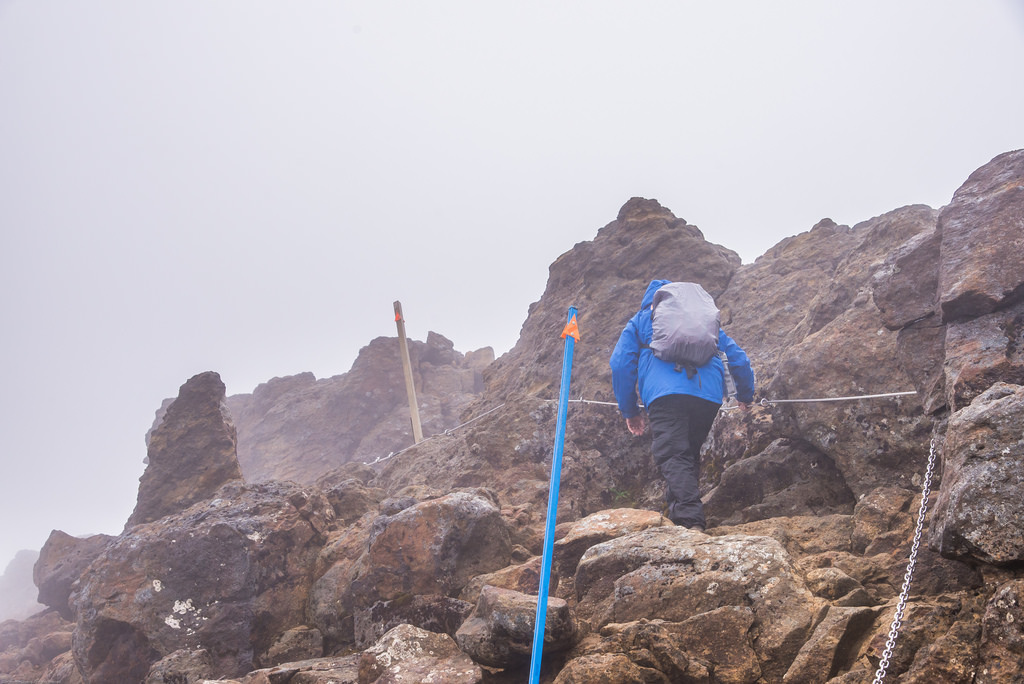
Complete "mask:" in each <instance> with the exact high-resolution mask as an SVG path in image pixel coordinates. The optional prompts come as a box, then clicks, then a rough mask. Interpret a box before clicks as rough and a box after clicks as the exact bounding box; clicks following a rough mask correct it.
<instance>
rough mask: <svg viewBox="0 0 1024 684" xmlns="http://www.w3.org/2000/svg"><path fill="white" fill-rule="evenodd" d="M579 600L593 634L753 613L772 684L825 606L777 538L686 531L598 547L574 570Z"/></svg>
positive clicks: (756, 641) (652, 532)
mask: <svg viewBox="0 0 1024 684" xmlns="http://www.w3.org/2000/svg"><path fill="white" fill-rule="evenodd" d="M576 593H577V596H578V598H579V605H578V606H577V611H578V614H579V617H580V619H581V620H586V621H588V622H589V625H590V627H591V628H592V629H599V628H601V627H602V626H604V625H608V624H610V623H614V622H630V621H634V620H640V619H661V620H665V621H670V622H682V621H684V620H688V619H690V618H691V617H694V616H698V615H702V614H705V613H710V612H712V611H715V610H717V609H719V608H723V607H727V606H737V607H744V608H750V609H751V611H752V615H753V623H752V626H751V630H750V633H751V646H752V648H753V649H754V651H755V652H756V653H757V656H758V660H759V661H760V662H761V663H762V664H763V667H762V670H763V674H764V676H765V678H766V679H767V680H768V681H777V680H778V679H779V678H781V677H782V675H783V674H784V673H785V671H786V669H787V668H788V667H789V665H790V663H791V662H792V661H793V659H794V658H795V657H796V654H797V651H798V650H799V649H800V647H801V645H802V644H803V643H804V641H805V640H806V638H807V637H808V636H809V635H810V631H811V627H812V625H813V622H814V616H815V614H816V612H817V610H818V609H819V608H820V606H821V605H822V601H821V600H820V599H816V598H815V597H814V596H813V595H812V594H811V593H810V591H808V589H807V587H806V586H805V585H804V583H803V580H802V579H801V578H800V576H799V575H798V574H797V573H796V571H795V569H794V568H793V565H792V562H791V559H790V556H789V554H788V553H787V552H786V551H785V549H784V548H783V547H782V545H781V544H779V543H778V542H777V541H775V540H774V539H771V538H768V537H749V536H742V535H727V536H722V537H709V536H707V535H705V534H701V533H699V532H694V531H692V530H687V529H685V528H680V527H655V528H651V529H648V530H644V531H642V532H636V533H634V534H630V535H626V536H624V537H619V538H617V539H613V540H611V541H607V542H603V543H601V544H597V545H595V546H592V547H591V548H590V549H588V550H587V552H586V553H585V554H583V558H582V559H581V560H580V563H579V568H578V569H577V571H576Z"/></svg>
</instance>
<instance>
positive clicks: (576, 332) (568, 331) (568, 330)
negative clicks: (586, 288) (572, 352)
mask: <svg viewBox="0 0 1024 684" xmlns="http://www.w3.org/2000/svg"><path fill="white" fill-rule="evenodd" d="M570 335H572V337H573V339H575V340H576V341H577V342H579V341H580V329H579V326H578V325H576V315H575V314H573V317H572V319H570V320H569V322H568V323H566V324H565V329H564V330H562V339H563V340H564V339H565V338H566V337H569V336H570Z"/></svg>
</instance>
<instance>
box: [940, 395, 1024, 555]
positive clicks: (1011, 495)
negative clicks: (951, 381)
mask: <svg viewBox="0 0 1024 684" xmlns="http://www.w3.org/2000/svg"><path fill="white" fill-rule="evenodd" d="M1022 447H1024V386H1021V385H1009V384H1006V383H997V384H996V385H994V386H993V387H992V388H991V389H989V390H988V391H987V392H984V393H983V394H981V395H980V396H978V397H977V398H976V399H975V400H974V401H973V402H971V404H970V406H968V407H966V408H964V409H962V410H960V411H957V412H956V413H954V414H953V415H952V416H951V417H950V419H949V427H948V428H947V431H946V439H945V444H944V446H943V477H942V485H941V488H940V490H939V497H938V501H937V502H936V505H935V515H934V517H933V518H932V526H931V534H930V543H931V546H932V548H934V549H936V550H937V551H939V552H940V553H942V554H943V555H946V556H951V557H959V556H971V557H973V558H976V559H978V560H982V561H984V562H986V563H995V564H1008V563H1015V562H1019V561H1021V560H1024V531H1022V529H1021V525H1020V520H1021V518H1022V517H1024V500H1022V498H1021V495H1020V493H1021V488H1022V487H1024V461H1022V460H1021V458H1020V455H1021V449H1022Z"/></svg>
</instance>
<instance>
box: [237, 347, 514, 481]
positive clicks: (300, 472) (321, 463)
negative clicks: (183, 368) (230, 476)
mask: <svg viewBox="0 0 1024 684" xmlns="http://www.w3.org/2000/svg"><path fill="white" fill-rule="evenodd" d="M409 356H410V358H411V362H412V367H413V376H414V382H415V384H416V397H417V403H418V404H419V410H420V420H421V423H422V425H423V433H424V435H431V434H438V433H441V432H443V431H444V430H446V429H448V428H451V427H453V426H455V425H457V424H458V422H459V416H460V414H461V412H462V410H463V408H464V407H465V406H466V404H468V403H469V402H470V401H471V400H472V399H473V398H474V396H476V394H477V393H479V392H480V390H481V389H482V387H483V386H482V380H481V376H480V370H481V368H482V367H484V366H486V365H487V363H489V361H491V360H493V358H494V352H493V351H492V350H491V349H490V348H489V347H488V348H484V349H481V350H478V351H476V352H470V353H469V354H467V355H465V356H463V355H462V354H460V353H458V352H456V351H455V350H454V348H453V345H452V343H451V341H450V340H447V339H446V338H444V337H443V336H441V335H438V334H437V333H434V332H431V333H429V334H428V335H427V341H426V342H425V343H424V342H418V341H410V344H409ZM228 405H229V406H230V407H231V411H232V414H233V415H234V417H235V423H236V425H237V427H238V458H239V461H240V462H241V464H242V469H243V471H244V473H245V476H246V479H247V480H249V481H256V482H258V481H263V480H270V479H281V480H294V481H296V482H301V483H305V484H311V483H313V482H315V481H316V480H317V479H318V478H320V477H322V476H324V475H325V474H328V473H329V472H331V471H332V470H334V469H336V468H338V467H339V466H341V465H343V464H345V463H348V462H350V461H373V460H375V459H377V458H381V457H385V456H387V455H388V454H389V453H391V452H393V451H398V450H400V449H403V448H405V447H408V446H410V445H411V444H412V443H413V438H412V429H411V427H410V422H409V408H408V399H407V395H406V389H405V377H404V375H403V372H402V364H401V360H400V357H399V351H398V339H397V338H393V337H378V338H377V339H375V340H373V341H372V342H370V344H369V345H367V346H366V347H364V348H363V349H361V350H360V352H359V356H358V357H357V358H356V361H355V363H353V365H352V369H351V370H349V372H348V373H345V374H343V375H339V376H335V377H332V378H326V379H323V380H317V379H316V378H315V377H314V376H313V374H312V373H302V374H300V375H295V376H290V377H285V378H274V379H273V380H270V381H269V382H266V383H264V384H262V385H260V386H259V387H257V388H256V389H255V390H254V391H253V393H252V394H251V395H250V394H239V395H233V396H231V397H230V398H229V399H228Z"/></svg>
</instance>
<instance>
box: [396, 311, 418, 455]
mask: <svg viewBox="0 0 1024 684" xmlns="http://www.w3.org/2000/svg"><path fill="white" fill-rule="evenodd" d="M395 324H396V325H398V349H399V354H400V355H401V357H402V371H403V372H404V373H405V391H406V393H407V394H408V395H409V416H410V417H411V418H412V437H413V440H414V441H415V443H416V444H419V443H420V442H422V441H423V428H422V427H421V426H420V409H419V406H417V404H416V385H415V384H414V383H413V381H412V362H411V361H410V360H409V343H408V342H407V341H406V339H405V317H404V316H402V303H401V302H399V301H396V302H395Z"/></svg>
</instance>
